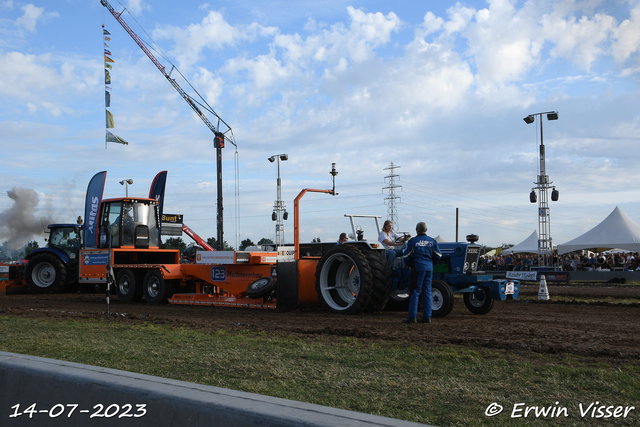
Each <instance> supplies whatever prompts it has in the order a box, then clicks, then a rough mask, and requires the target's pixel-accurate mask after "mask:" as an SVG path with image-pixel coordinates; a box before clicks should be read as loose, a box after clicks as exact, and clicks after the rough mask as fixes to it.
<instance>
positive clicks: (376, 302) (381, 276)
mask: <svg viewBox="0 0 640 427" xmlns="http://www.w3.org/2000/svg"><path fill="white" fill-rule="evenodd" d="M363 253H364V255H365V257H366V258H367V261H369V266H370V267H371V273H372V275H373V286H372V287H371V299H370V300H369V304H368V305H367V307H366V309H365V311H366V312H369V313H372V312H376V311H382V310H384V307H385V306H386V305H387V302H388V301H389V295H390V294H391V288H392V287H393V280H391V269H390V268H389V263H388V262H387V257H386V256H385V252H384V251H373V250H368V249H366V250H364V251H363Z"/></svg>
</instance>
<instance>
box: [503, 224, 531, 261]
mask: <svg viewBox="0 0 640 427" xmlns="http://www.w3.org/2000/svg"><path fill="white" fill-rule="evenodd" d="M537 253H538V230H535V231H534V232H533V233H531V235H530V236H529V237H527V238H526V239H525V240H524V241H522V242H520V243H518V244H517V245H515V246H513V247H511V248H509V249H505V250H504V251H502V252H500V255H509V254H537Z"/></svg>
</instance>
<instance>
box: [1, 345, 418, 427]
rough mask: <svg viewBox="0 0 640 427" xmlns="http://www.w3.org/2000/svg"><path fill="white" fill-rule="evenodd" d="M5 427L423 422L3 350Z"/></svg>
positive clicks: (400, 426)
mask: <svg viewBox="0 0 640 427" xmlns="http://www.w3.org/2000/svg"><path fill="white" fill-rule="evenodd" d="M0 425H1V426H46V427H56V426H64V427H74V426H79V427H80V426H82V427H92V426H101V427H102V426H117V427H121V426H145V427H146V426H154V427H162V426H167V427H169V426H171V427H175V426H180V427H189V426H207V427H213V426H224V427H231V426H232V427H244V426H252V427H253V426H274V427H275V426H278V427H282V426H284V427H287V426H344V427H347V426H397V427H404V426H406V427H409V426H423V424H416V423H410V422H407V421H400V420H395V419H392V418H385V417H379V416H375V415H368V414H362V413H359V412H353V411H345V410H342V409H334V408H329V407H325V406H320V405H312V404H309V403H302V402H296V401H293V400H286V399H279V398H275V397H268V396H261V395H258V394H253V393H244V392H239V391H234V390H228V389H224V388H219V387H211V386H205V385H200V384H193V383H188V382H184V381H176V380H170V379H165V378H158V377H153V376H149V375H142V374H135V373H131V372H125V371H118V370H115V369H107V368H99V367H96V366H89V365H82V364H79V363H71V362H63V361H59V360H53V359H45V358H42V357H35V356H25V355H21V354H15V353H5V352H0Z"/></svg>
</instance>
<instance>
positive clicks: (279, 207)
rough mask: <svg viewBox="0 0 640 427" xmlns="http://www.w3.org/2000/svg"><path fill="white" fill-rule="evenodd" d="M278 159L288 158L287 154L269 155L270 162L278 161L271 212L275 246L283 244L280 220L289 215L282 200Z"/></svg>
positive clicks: (282, 229)
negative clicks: (276, 187)
mask: <svg viewBox="0 0 640 427" xmlns="http://www.w3.org/2000/svg"><path fill="white" fill-rule="evenodd" d="M280 160H282V161H283V162H284V161H285V160H289V155H288V154H276V155H274V156H271V157H269V161H270V162H271V163H273V162H275V161H277V162H278V199H277V200H276V201H275V202H274V203H273V213H272V214H271V220H272V221H276V247H278V246H282V245H284V223H283V222H282V220H283V219H284V220H286V219H287V218H288V217H289V213H288V212H287V210H286V206H285V205H284V202H283V201H282V192H281V181H280Z"/></svg>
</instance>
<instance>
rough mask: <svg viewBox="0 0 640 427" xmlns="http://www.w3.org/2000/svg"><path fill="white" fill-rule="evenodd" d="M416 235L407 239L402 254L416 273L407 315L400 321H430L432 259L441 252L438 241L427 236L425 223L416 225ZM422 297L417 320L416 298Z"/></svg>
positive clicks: (437, 257) (438, 256)
mask: <svg viewBox="0 0 640 427" xmlns="http://www.w3.org/2000/svg"><path fill="white" fill-rule="evenodd" d="M416 234H417V236H416V237H414V238H413V239H411V240H409V243H407V246H406V247H405V249H404V251H403V253H402V255H403V257H404V258H405V261H406V262H407V263H408V264H409V265H411V264H412V265H413V271H414V273H413V274H417V276H418V277H417V282H416V285H415V288H414V287H413V285H412V287H411V299H410V300H409V316H408V317H407V318H406V319H403V320H402V323H431V278H432V277H433V261H435V260H437V259H440V257H441V256H442V254H441V253H440V249H439V248H438V242H436V241H435V239H432V238H431V237H429V236H427V224H425V223H424V222H419V223H418V224H417V225H416ZM420 297H421V298H422V319H420V320H417V319H416V315H417V314H418V298H420Z"/></svg>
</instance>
